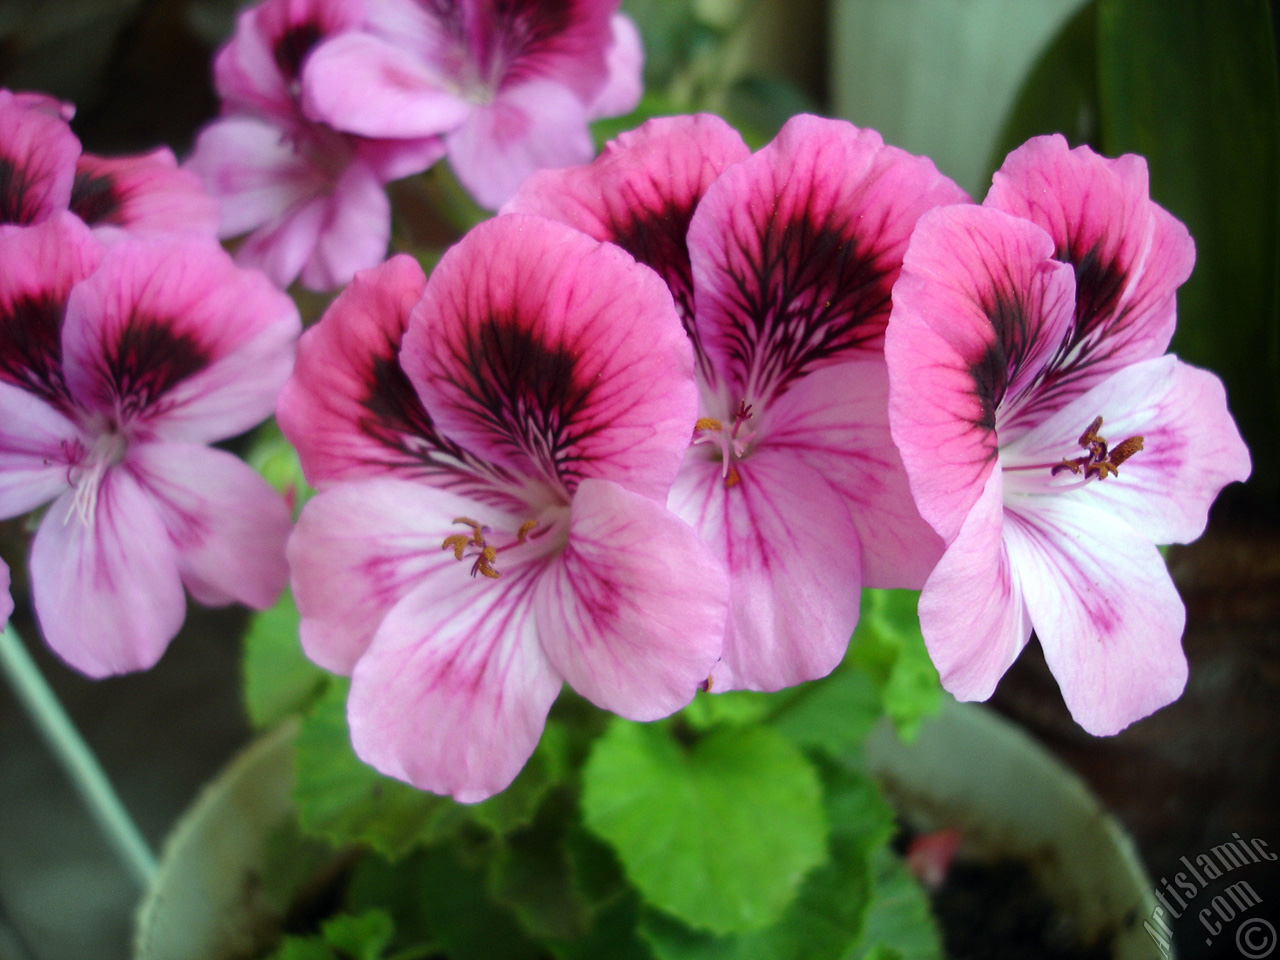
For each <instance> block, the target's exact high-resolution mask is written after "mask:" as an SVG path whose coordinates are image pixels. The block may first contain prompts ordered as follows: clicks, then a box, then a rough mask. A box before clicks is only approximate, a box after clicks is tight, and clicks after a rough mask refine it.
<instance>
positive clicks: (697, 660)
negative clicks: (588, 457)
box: [534, 480, 729, 720]
mask: <svg viewBox="0 0 1280 960" xmlns="http://www.w3.org/2000/svg"><path fill="white" fill-rule="evenodd" d="M728 594H729V584H728V579H727V577H726V576H725V573H724V570H723V568H722V567H721V565H720V562H719V560H717V559H716V558H715V557H714V556H713V555H712V553H711V551H710V549H709V548H708V547H707V546H706V545H704V544H703V543H702V542H701V541H700V540H699V539H698V536H697V534H695V533H694V532H693V530H691V529H690V528H689V527H688V526H687V525H686V524H684V523H682V522H681V521H680V520H678V519H677V518H676V517H675V515H674V514H671V513H669V512H668V511H667V509H666V507H664V506H663V505H662V504H660V503H655V502H654V501H652V500H649V499H647V498H645V497H642V496H640V495H638V494H635V493H632V492H630V491H628V490H624V489H623V488H622V487H620V486H618V485H617V484H615V483H610V482H608V481H604V480H584V481H583V482H582V483H581V484H579V485H578V490H577V493H576V494H575V495H574V498H573V504H572V514H571V519H570V523H569V542H568V545H567V546H566V547H565V549H564V551H563V552H562V553H561V554H560V555H559V556H558V557H555V558H554V559H552V560H550V561H548V562H547V566H546V568H545V569H544V570H543V571H542V572H541V574H540V575H539V579H538V584H537V588H536V592H535V594H534V610H535V613H536V618H537V624H538V638H539V640H540V641H541V643H542V649H543V650H544V651H545V652H546V655H547V657H548V659H550V661H551V663H552V664H553V665H554V666H555V668H556V670H557V671H558V672H559V673H560V675H561V676H563V677H564V678H565V680H566V681H567V682H568V684H569V686H571V687H573V689H574V690H576V691H577V692H578V693H580V694H582V695H583V696H584V697H586V698H587V699H588V700H590V701H591V702H592V703H594V704H596V706H599V707H602V708H604V709H606V710H612V711H613V712H614V713H617V714H620V715H621V716H624V717H626V718H628V719H630V720H656V719H658V718H659V717H665V716H667V715H668V714H670V713H673V712H674V711H676V710H679V709H680V708H681V707H683V706H685V705H686V704H688V703H689V701H690V700H692V699H693V695H694V694H695V693H696V692H697V690H698V687H699V685H700V684H702V683H704V682H705V681H706V679H707V677H708V676H710V674H711V668H712V667H713V666H714V664H715V662H716V661H717V660H718V659H719V657H720V648H721V643H722V641H723V639H724V627H725V618H726V616H727V614H728Z"/></svg>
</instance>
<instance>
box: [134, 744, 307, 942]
mask: <svg viewBox="0 0 1280 960" xmlns="http://www.w3.org/2000/svg"><path fill="white" fill-rule="evenodd" d="M296 733H297V724H296V723H286V724H283V725H281V726H280V727H278V728H277V729H275V730H274V731H272V732H271V733H269V734H267V735H266V736H264V737H262V738H261V739H259V740H256V741H254V742H253V743H252V744H250V745H249V746H248V747H247V748H246V749H245V750H244V752H243V753H241V754H240V755H239V756H237V757H236V758H235V759H234V760H233V761H232V762H231V763H230V764H229V765H228V766H227V768H226V769H225V770H223V771H222V773H220V774H219V775H218V776H217V777H216V778H215V779H214V780H213V781H212V782H210V783H209V785H208V786H206V787H205V789H204V791H203V792H202V793H201V794H200V796H199V797H197V798H196V802H195V803H194V804H193V805H192V806H191V808H190V809H189V810H188V811H187V812H186V813H185V814H183V816H182V817H181V819H179V821H178V824H177V826H176V827H175V828H174V830H173V832H172V833H171V834H170V835H169V838H168V840H167V842H166V843H165V847H164V853H163V855H162V857H161V861H160V869H159V872H158V873H157V874H156V878H155V882H154V883H153V884H152V886H151V889H150V890H149V891H148V892H147V895H146V897H145V898H144V899H143V902H142V905H141V907H140V909H139V911H138V924H137V935H136V939H135V942H134V957H135V958H136V960H222V958H228V957H242V956H249V955H252V952H253V950H254V948H255V947H256V946H258V945H260V943H261V942H262V940H263V939H264V937H270V936H272V935H273V933H274V932H275V931H276V930H278V924H279V922H280V919H281V917H280V915H279V912H278V910H276V909H275V908H274V907H273V906H272V904H271V902H270V901H269V900H268V899H267V897H266V896H265V894H264V892H263V890H262V888H261V885H260V884H259V882H258V878H259V877H260V876H261V871H262V867H263V864H264V861H265V857H266V841H267V837H269V836H270V834H271V832H272V831H273V830H274V829H275V828H276V827H278V826H279V825H280V824H282V823H284V822H285V821H286V820H287V818H288V817H289V816H290V814H291V812H292V810H293V799H292V795H291V794H292V789H293V756H292V750H291V744H292V741H293V737H294V734H296Z"/></svg>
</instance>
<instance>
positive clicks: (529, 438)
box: [454, 313, 607, 491]
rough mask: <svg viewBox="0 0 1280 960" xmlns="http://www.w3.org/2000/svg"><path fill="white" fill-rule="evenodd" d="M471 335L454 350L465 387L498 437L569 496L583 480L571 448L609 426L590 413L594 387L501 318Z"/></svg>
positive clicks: (562, 355) (572, 365)
mask: <svg viewBox="0 0 1280 960" xmlns="http://www.w3.org/2000/svg"><path fill="white" fill-rule="evenodd" d="M469 334H470V335H469V336H468V337H467V339H466V340H465V341H464V342H463V343H461V344H460V345H459V346H458V347H456V348H455V352H454V355H455V359H456V360H457V362H458V364H459V365H460V367H461V369H463V370H466V371H467V374H468V377H467V380H466V382H465V383H463V384H460V386H461V388H462V390H463V391H464V393H465V394H466V395H467V396H468V397H469V398H470V400H471V401H472V402H473V403H474V404H475V409H476V410H478V411H483V419H484V420H485V421H486V422H487V423H488V425H489V427H490V428H491V429H492V430H493V431H494V432H495V433H497V434H498V435H500V436H505V437H507V438H508V439H509V440H510V442H511V444H512V445H513V446H514V447H515V448H517V449H519V450H522V451H524V452H525V453H526V454H527V455H528V456H529V457H530V458H532V459H533V460H535V461H536V462H539V463H540V464H542V466H543V467H544V469H546V470H548V471H549V472H550V473H551V474H552V475H554V476H557V477H559V478H560V479H561V480H562V481H563V482H564V483H565V485H566V487H567V488H568V489H569V490H570V491H572V490H573V489H574V488H575V487H576V486H577V481H578V479H580V477H581V475H580V473H579V471H578V470H577V468H576V467H575V466H574V464H573V461H574V460H575V459H576V457H575V456H574V455H573V454H571V453H569V449H570V448H571V447H573V446H574V445H575V444H579V443H581V442H582V441H583V440H585V439H586V438H588V437H590V436H592V435H593V434H595V433H596V432H598V431H599V430H600V429H601V428H602V427H606V426H607V424H602V423H599V422H596V423H594V425H593V422H592V421H593V420H598V418H589V417H587V416H586V415H585V414H586V411H587V409H588V407H589V406H590V402H591V393H592V389H591V386H590V384H584V383H581V382H579V378H578V376H577V366H578V364H577V360H576V358H575V357H574V356H573V355H572V354H571V353H569V352H567V351H564V350H561V349H556V348H554V347H551V346H549V345H548V344H546V343H545V342H543V341H541V340H539V339H538V338H537V337H535V336H534V335H533V334H532V333H531V332H530V331H529V330H527V329H525V328H524V327H523V326H522V325H521V324H520V323H519V321H517V320H516V319H515V318H512V317H505V316H502V315H500V314H495V313H490V314H489V315H488V316H487V317H486V318H485V319H484V320H483V321H482V322H481V323H479V324H477V325H476V326H475V327H474V328H472V330H470V331H469Z"/></svg>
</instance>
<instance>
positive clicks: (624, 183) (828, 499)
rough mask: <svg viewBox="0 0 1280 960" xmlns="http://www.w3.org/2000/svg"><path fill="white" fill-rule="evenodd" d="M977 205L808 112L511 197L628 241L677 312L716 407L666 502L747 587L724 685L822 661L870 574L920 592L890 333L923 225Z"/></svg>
mask: <svg viewBox="0 0 1280 960" xmlns="http://www.w3.org/2000/svg"><path fill="white" fill-rule="evenodd" d="M964 199H965V195H964V193H963V192H962V191H961V190H960V189H959V188H958V187H957V186H956V185H955V184H953V183H952V182H951V181H950V180H948V179H947V178H946V177H944V176H942V175H941V174H940V173H938V171H937V169H936V168H935V167H934V165H933V164H932V162H930V161H929V160H928V159H926V158H923V157H913V156H911V155H909V154H907V153H905V152H904V151H902V150H899V149H897V148H895V147H891V146H886V145H885V144H884V143H883V141H882V140H881V138H880V136H879V135H878V134H876V133H875V132H874V131H871V130H859V129H858V128H856V127H854V126H852V125H851V124H848V123H845V122H843V121H834V120H823V119H819V118H817V117H809V116H801V117H796V118H793V119H792V120H791V121H789V122H788V123H787V124H786V126H784V127H783V129H782V131H781V132H780V133H779V134H778V136H777V138H776V139H775V140H774V141H773V142H772V143H771V144H769V145H768V146H767V147H765V148H764V149H763V150H761V151H760V152H758V153H756V154H755V155H754V156H752V155H750V153H749V151H748V150H747V148H746V146H745V145H744V144H743V143H742V140H741V138H739V137H738V135H737V134H736V133H735V132H734V131H733V130H731V129H730V128H729V127H728V126H727V125H725V124H724V123H723V121H720V120H719V119H717V118H715V117H712V116H698V117H678V118H672V119H666V120H653V121H650V122H649V123H647V124H646V125H645V126H643V127H641V128H640V129H639V130H637V131H635V132H633V133H629V134H624V135H623V136H622V137H620V138H619V139H618V140H617V141H616V142H614V143H613V144H610V145H609V146H608V147H606V149H605V151H604V152H603V153H602V154H601V156H600V157H599V158H598V159H597V160H596V161H595V163H593V164H591V165H589V166H586V167H579V168H574V169H570V170H549V171H543V172H541V173H539V174H536V175H534V176H533V177H531V178H530V179H529V181H528V182H527V183H526V184H525V185H524V186H523V187H522V188H521V190H520V192H519V193H518V194H517V195H516V197H515V198H514V199H513V200H512V202H511V203H510V204H508V205H507V207H505V208H504V212H507V211H513V212H514V211H522V212H528V213H538V214H542V215H544V216H550V217H554V218H556V219H559V220H562V221H563V222H565V223H568V224H571V225H573V226H575V227H577V228H578V229H580V230H583V231H585V232H587V233H588V234H590V235H591V236H593V237H596V238H597V239H600V240H608V241H612V242H614V243H616V244H619V245H620V246H622V247H623V248H624V249H626V250H628V251H629V252H631V253H632V254H633V255H635V256H636V257H637V259H639V260H641V261H642V262H644V263H647V264H649V265H650V266H652V267H654V268H655V269H656V270H657V271H658V272H659V273H660V274H661V275H662V276H663V278H664V279H665V280H666V281H667V283H668V284H669V286H670V287H671V290H672V292H673V293H674V295H675V299H676V302H677V303H678V304H679V305H680V306H681V309H682V313H683V319H684V323H685V328H686V331H687V332H688V334H689V336H690V338H691V341H692V343H693V346H694V353H695V356H696V358H697V372H698V381H699V391H700V395H701V407H700V412H699V420H698V421H697V424H696V427H695V431H694V434H693V436H692V443H691V444H690V446H689V450H688V454H687V456H686V458H685V462H684V464H683V467H682V469H681V472H680V475H679V478H678V479H677V481H676V484H675V487H674V488H673V490H672V495H671V500H670V505H671V507H672V509H673V510H675V511H676V513H677V514H679V515H680V516H681V517H683V518H684V519H686V520H687V521H689V522H690V523H691V524H692V525H693V526H694V527H695V528H696V529H697V530H698V531H699V532H700V533H701V535H702V537H703V538H704V540H705V541H706V542H707V543H708V544H710V545H711V547H712V549H713V550H714V552H715V554H716V555H717V556H718V557H719V558H720V559H721V560H722V561H723V562H724V563H725V564H726V565H727V567H728V570H729V574H730V578H731V584H732V588H731V589H732V601H731V614H730V622H729V626H728V630H727V635H726V638H725V646H724V654H723V659H722V661H721V663H720V664H718V665H717V667H716V669H715V671H713V675H712V689H713V690H729V689H736V688H748V689H755V690H776V689H778V688H781V687H785V686H788V685H791V684H795V683H799V682H801V681H803V680H809V679H814V678H816V677H820V676H823V675H825V674H826V673H828V672H830V671H831V670H832V669H833V668H834V667H835V666H836V664H837V663H839V662H840V659H841V657H842V656H843V654H844V651H845V649H846V646H847V644H848V640H849V636H850V634H851V633H852V632H853V628H854V626H855V624H856V623H857V619H858V605H859V595H860V588H861V587H862V586H863V585H867V586H874V587H912V586H914V587H918V586H919V585H920V584H922V583H923V582H924V577H925V575H926V574H927V573H928V570H929V569H930V568H931V566H932V564H933V563H934V561H936V559H937V557H938V555H939V553H940V551H941V543H940V542H939V541H938V539H937V537H936V536H935V535H934V534H933V532H932V531H931V530H930V529H929V528H928V526H927V525H926V524H925V523H924V522H923V521H922V520H921V519H920V516H919V514H918V513H917V511H916V509H915V506H914V504H913V503H912V500H911V496H910V492H909V490H908V488H907V483H906V476H905V474H904V473H903V469H902V464H901V461H900V459H899V457H898V453H897V451H896V449H895V448H894V445H893V442H892V439H891V437H890V434H889V424H888V415H887V406H888V378H887V375H886V371H885V366H884V359H883V354H882V342H883V332H884V327H885V323H886V322H887V320H888V316H889V303H890V300H889V295H890V290H891V288H892V287H893V283H894V280H895V279H896V278H897V275H898V271H899V269H900V267H901V262H902V253H903V250H904V249H905V248H906V244H907V238H908V237H909V236H910V234H911V229H912V227H913V226H914V225H915V222H916V220H917V219H918V218H919V216H920V215H921V214H922V213H923V212H924V211H926V210H928V209H929V208H930V207H933V206H936V205H938V204H944V203H956V202H959V201H961V200H964Z"/></svg>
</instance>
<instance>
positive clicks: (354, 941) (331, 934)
mask: <svg viewBox="0 0 1280 960" xmlns="http://www.w3.org/2000/svg"><path fill="white" fill-rule="evenodd" d="M320 933H321V935H322V936H323V937H324V942H325V943H327V944H329V946H331V947H333V948H334V949H335V950H337V951H338V952H339V953H340V954H342V955H343V956H344V957H350V958H351V960H379V958H380V957H381V956H382V955H383V952H384V951H385V950H386V949H387V947H389V946H390V945H391V939H392V937H393V935H394V933H395V928H394V926H393V925H392V923H391V915H390V914H389V913H387V911H385V910H368V911H366V912H364V913H361V914H339V915H338V916H336V917H330V918H329V919H328V920H326V921H325V922H324V923H323V924H321V925H320Z"/></svg>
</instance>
